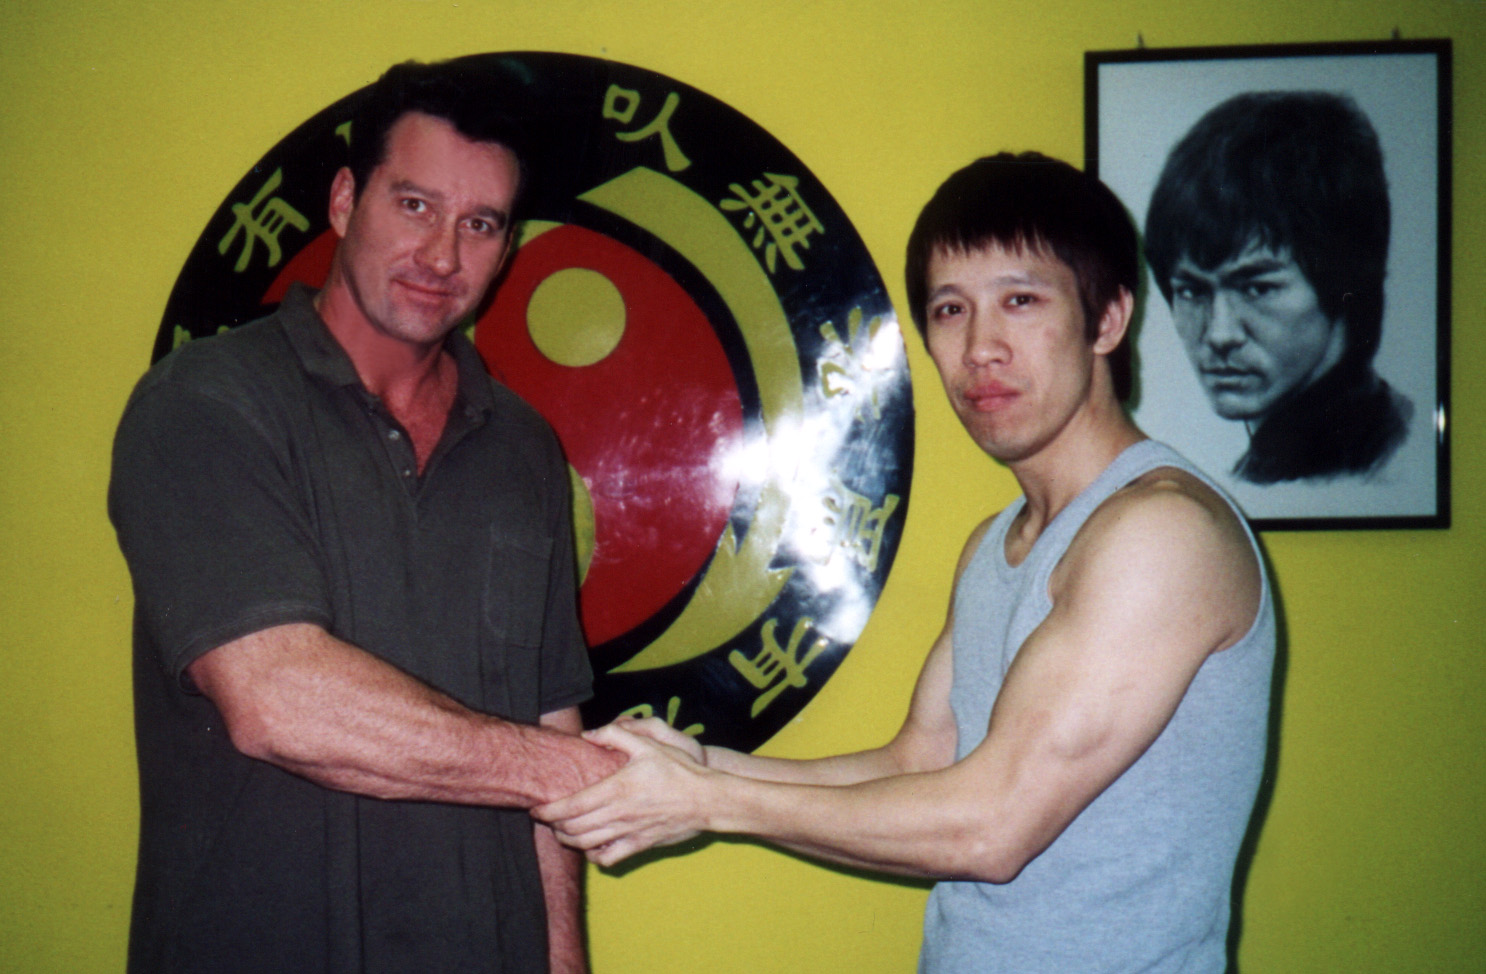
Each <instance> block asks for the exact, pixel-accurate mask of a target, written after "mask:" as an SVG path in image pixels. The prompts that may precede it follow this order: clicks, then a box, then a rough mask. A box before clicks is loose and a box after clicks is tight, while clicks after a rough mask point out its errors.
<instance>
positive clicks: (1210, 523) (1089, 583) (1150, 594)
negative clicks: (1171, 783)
mask: <svg viewBox="0 0 1486 974" xmlns="http://www.w3.org/2000/svg"><path fill="white" fill-rule="evenodd" d="M1204 500H1205V498H1200V497H1199V498H1197V499H1195V500H1194V498H1193V497H1192V496H1191V495H1190V494H1188V493H1185V492H1183V491H1167V490H1159V489H1158V490H1156V491H1154V492H1149V491H1147V492H1143V493H1141V492H1137V493H1136V494H1135V495H1133V496H1129V497H1124V498H1120V499H1118V500H1117V501H1116V502H1115V503H1113V504H1112V505H1111V506H1110V507H1109V508H1108V509H1101V511H1100V512H1099V513H1098V514H1096V516H1095V517H1094V518H1091V519H1090V521H1089V522H1088V524H1087V525H1086V527H1085V529H1084V532H1081V534H1080V537H1079V538H1078V539H1076V540H1075V542H1074V544H1073V545H1071V546H1070V547H1069V550H1068V553H1067V554H1066V555H1065V557H1064V561H1063V563H1062V564H1061V565H1060V567H1059V570H1058V571H1057V572H1056V573H1055V574H1054V579H1053V583H1052V585H1051V586H1050V594H1051V595H1052V597H1053V609H1052V611H1051V612H1050V613H1049V615H1048V617H1047V619H1046V620H1044V622H1043V623H1042V625H1040V626H1039V627H1038V628H1037V629H1036V630H1035V631H1034V632H1033V633H1032V635H1031V636H1030V637H1028V639H1027V641H1026V642H1025V643H1024V644H1023V646H1022V647H1021V649H1020V650H1019V652H1018V654H1017V657H1016V660H1015V661H1014V663H1013V664H1012V666H1011V668H1010V670H1009V671H1008V673H1007V677H1006V680H1005V683H1004V685H1003V687H1002V691H1001V694H1000V696H999V697H998V698H997V701H996V705H995V707H994V708H993V710H992V713H991V720H990V727H989V732H988V734H987V737H986V740H985V742H984V743H983V744H982V745H981V747H980V748H979V749H978V750H977V752H976V754H975V755H972V759H973V760H974V761H975V762H977V763H979V764H981V765H982V767H983V768H984V769H985V771H986V773H987V774H989V775H992V776H994V780H995V782H996V785H997V787H999V788H1001V789H1004V790H1005V793H1006V794H1007V795H1008V796H1009V797H1008V801H1007V803H1006V806H1005V807H1006V808H1007V809H1008V810H1009V814H1011V815H1013V816H1014V817H1015V819H1016V823H1015V824H1016V828H1017V829H1018V832H1019V834H1020V835H1022V836H1023V837H1024V841H1025V842H1026V843H1027V845H1028V847H1029V849H1030V850H1031V855H1035V854H1036V851H1040V849H1041V848H1044V847H1045V846H1046V845H1047V844H1048V843H1050V842H1051V841H1052V840H1053V839H1054V838H1056V837H1057V835H1058V834H1059V833H1060V832H1061V831H1062V830H1063V828H1065V827H1066V826H1067V824H1068V823H1069V822H1071V821H1072V820H1073V818H1074V817H1076V816H1077V815H1078V813H1079V812H1080V811H1082V810H1083V808H1084V807H1085V806H1087V805H1088V804H1089V803H1090V802H1091V801H1093V800H1094V798H1096V797H1097V796H1098V795H1099V793H1100V792H1102V791H1103V790H1104V789H1105V788H1107V787H1108V786H1109V785H1110V784H1111V783H1112V782H1113V781H1114V780H1115V779H1116V778H1118V777H1119V776H1120V774H1122V773H1123V772H1124V771H1125V769H1127V768H1128V767H1129V766H1130V765H1131V764H1133V763H1134V762H1135V761H1136V760H1137V759H1138V758H1139V757H1140V756H1141V754H1143V753H1144V752H1145V750H1146V748H1148V747H1149V746H1150V745H1151V743H1152V742H1153V741H1154V740H1155V739H1156V737H1157V736H1159V735H1160V733H1161V731H1162V730H1163V729H1164V728H1165V726H1166V724H1167V723H1168V721H1169V720H1170V719H1171V717H1172V715H1173V714H1174V713H1175V712H1176V709H1177V707H1178V706H1179V705H1180V703H1181V700H1182V697H1183V695H1184V694H1185V693H1186V690H1187V687H1188V686H1189V685H1190V683H1191V681H1192V678H1193V677H1194V676H1195V675H1196V673H1197V671H1198V669H1199V668H1200V667H1201V666H1202V664H1203V662H1204V661H1205V660H1206V659H1207V658H1208V656H1209V655H1210V654H1212V653H1214V652H1219V651H1221V650H1223V649H1224V648H1226V647H1227V646H1229V645H1231V644H1232V643H1234V642H1235V641H1237V639H1239V638H1240V637H1241V636H1242V635H1243V633H1244V632H1246V631H1247V629H1248V627H1249V626H1250V625H1251V623H1252V621H1253V619H1254V616H1255V613H1256V611H1257V607H1258V600H1259V585H1260V583H1259V574H1258V565H1257V562H1256V560H1255V557H1254V554H1253V551H1252V548H1251V547H1250V546H1249V544H1248V542H1247V539H1246V536H1245V535H1244V534H1243V532H1242V528H1241V527H1240V526H1239V525H1238V524H1237V521H1236V519H1235V518H1234V517H1233V516H1232V515H1231V514H1230V513H1229V512H1228V511H1227V508H1226V507H1222V508H1216V507H1213V506H1210V505H1208V504H1206V503H1203V501H1204ZM1214 501H1215V502H1216V503H1217V504H1221V501H1216V498H1214ZM1029 858H1030V855H1029Z"/></svg>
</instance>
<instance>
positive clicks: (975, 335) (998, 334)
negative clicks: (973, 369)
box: [965, 312, 1011, 366]
mask: <svg viewBox="0 0 1486 974" xmlns="http://www.w3.org/2000/svg"><path fill="white" fill-rule="evenodd" d="M1010 357H1011V346H1010V345H1008V344H1007V343H1006V334H1005V330H1004V328H1003V322H1001V321H1000V320H999V319H998V318H997V316H996V315H994V314H988V313H984V312H981V313H977V314H975V315H973V316H972V317H971V320H970V323H969V327H967V328H966V329H965V364H966V365H971V366H982V365H990V364H991V363H993V362H1004V361H1006V360H1007V359H1008V358H1010Z"/></svg>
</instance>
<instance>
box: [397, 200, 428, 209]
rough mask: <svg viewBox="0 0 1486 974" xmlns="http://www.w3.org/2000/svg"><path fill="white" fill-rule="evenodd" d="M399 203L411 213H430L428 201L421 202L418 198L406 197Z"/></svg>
mask: <svg viewBox="0 0 1486 974" xmlns="http://www.w3.org/2000/svg"><path fill="white" fill-rule="evenodd" d="M397 202H398V205H399V206H401V207H402V208H403V209H404V210H406V211H407V212H409V213H425V212H427V211H428V201H427V200H420V199H419V198H418V197H416V196H404V197H403V198H402V199H400V200H398V201H397Z"/></svg>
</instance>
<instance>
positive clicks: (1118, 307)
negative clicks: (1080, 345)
mask: <svg viewBox="0 0 1486 974" xmlns="http://www.w3.org/2000/svg"><path fill="white" fill-rule="evenodd" d="M1134 312H1135V295H1133V294H1131V293H1130V292H1129V291H1127V290H1125V289H1124V288H1120V293H1119V294H1118V295H1116V296H1115V299H1114V300H1113V301H1111V302H1109V304H1107V305H1105V306H1104V314H1102V315H1100V316H1099V331H1098V333H1097V334H1095V336H1094V353H1095V354H1097V355H1108V354H1109V353H1110V352H1113V351H1114V350H1115V349H1116V348H1118V347H1119V345H1120V342H1121V341H1122V340H1123V339H1124V337H1125V333H1126V332H1127V331H1129V330H1130V316H1131V315H1132V314H1134Z"/></svg>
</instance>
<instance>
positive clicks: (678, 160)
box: [604, 85, 691, 172]
mask: <svg viewBox="0 0 1486 974" xmlns="http://www.w3.org/2000/svg"><path fill="white" fill-rule="evenodd" d="M680 104H681V96H680V95H678V94H676V93H675V92H674V91H673V92H670V93H669V94H667V95H666V102H665V104H664V105H662V106H661V109H660V114H659V115H656V116H655V118H654V119H652V120H651V122H650V124H649V125H646V126H644V127H643V128H638V129H635V130H634V131H633V132H615V133H614V137H615V138H616V139H618V140H619V141H621V142H639V141H640V140H641V139H648V138H650V137H651V136H652V135H659V136H660V146H661V151H662V152H664V153H665V157H666V168H667V169H669V170H671V172H680V171H681V170H683V169H685V168H686V167H687V166H690V165H691V160H690V159H688V158H686V153H684V152H682V151H681V146H680V145H678V144H677V143H676V137H675V136H673V135H672V134H671V116H672V115H674V114H675V113H676V108H677V107H678V106H679V105H680ZM639 107H640V93H639V92H638V91H635V90H633V89H631V88H621V87H619V86H618V85H610V86H609V90H608V91H606V92H604V118H612V119H614V120H615V121H616V122H618V123H619V124H620V125H628V124H629V123H630V122H632V121H634V118H635V111H636V110H637V109H638V108H639Z"/></svg>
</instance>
